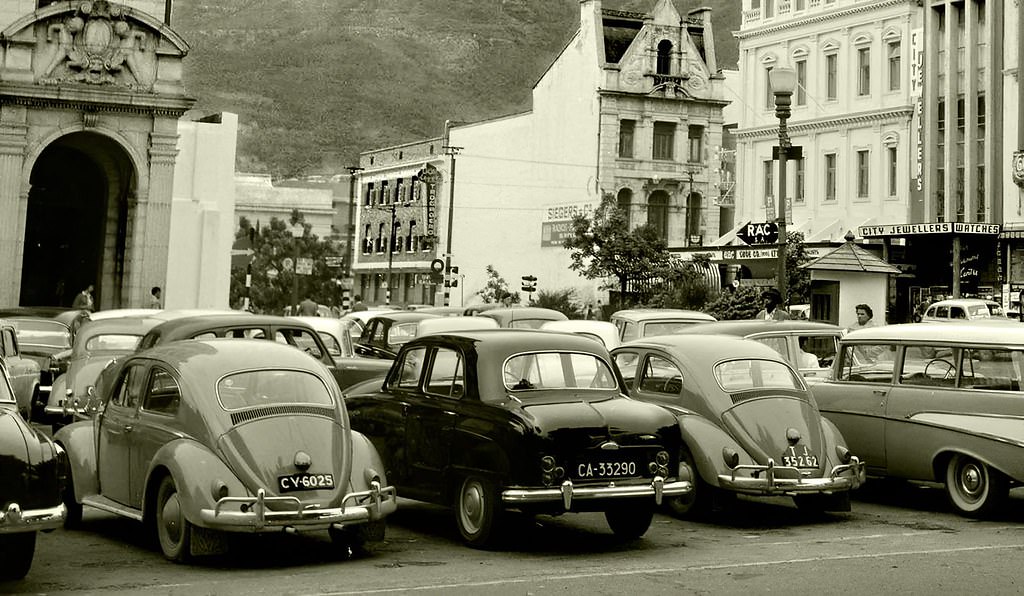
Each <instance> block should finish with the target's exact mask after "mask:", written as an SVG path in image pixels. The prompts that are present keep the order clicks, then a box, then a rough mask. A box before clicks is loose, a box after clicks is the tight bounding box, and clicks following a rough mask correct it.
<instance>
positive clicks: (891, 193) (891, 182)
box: [885, 147, 899, 197]
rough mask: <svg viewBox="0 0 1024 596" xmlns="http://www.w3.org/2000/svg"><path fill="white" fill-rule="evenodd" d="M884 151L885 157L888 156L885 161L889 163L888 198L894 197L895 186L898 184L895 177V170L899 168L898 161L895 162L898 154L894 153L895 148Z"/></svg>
mask: <svg viewBox="0 0 1024 596" xmlns="http://www.w3.org/2000/svg"><path fill="white" fill-rule="evenodd" d="M885 151H886V155H888V158H887V161H888V162H889V167H888V170H889V196H890V197H895V196H896V185H897V184H898V182H897V178H896V175H897V168H898V167H899V161H897V159H898V158H899V153H898V152H897V151H896V147H888V148H886V150H885Z"/></svg>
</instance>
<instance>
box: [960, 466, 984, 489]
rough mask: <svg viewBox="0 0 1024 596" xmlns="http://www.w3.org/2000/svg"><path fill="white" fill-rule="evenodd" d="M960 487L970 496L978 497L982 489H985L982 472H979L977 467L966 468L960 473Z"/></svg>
mask: <svg viewBox="0 0 1024 596" xmlns="http://www.w3.org/2000/svg"><path fill="white" fill-rule="evenodd" d="M960 485H961V486H962V487H963V490H964V492H965V493H967V494H968V495H971V496H977V494H978V493H979V492H980V491H981V489H982V488H984V483H983V481H982V476H981V470H979V469H978V468H977V466H973V465H968V466H965V467H964V469H963V471H962V472H961V473H960Z"/></svg>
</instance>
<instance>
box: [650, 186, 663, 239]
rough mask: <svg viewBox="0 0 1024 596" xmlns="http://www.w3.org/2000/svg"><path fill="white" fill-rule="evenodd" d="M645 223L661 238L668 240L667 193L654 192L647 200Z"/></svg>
mask: <svg viewBox="0 0 1024 596" xmlns="http://www.w3.org/2000/svg"><path fill="white" fill-rule="evenodd" d="M647 223H648V224H650V225H651V226H652V227H653V228H654V231H655V232H657V233H658V235H659V236H660V237H662V238H665V239H667V238H668V193H666V192H665V191H663V190H656V191H654V192H653V193H651V197H650V198H649V199H647Z"/></svg>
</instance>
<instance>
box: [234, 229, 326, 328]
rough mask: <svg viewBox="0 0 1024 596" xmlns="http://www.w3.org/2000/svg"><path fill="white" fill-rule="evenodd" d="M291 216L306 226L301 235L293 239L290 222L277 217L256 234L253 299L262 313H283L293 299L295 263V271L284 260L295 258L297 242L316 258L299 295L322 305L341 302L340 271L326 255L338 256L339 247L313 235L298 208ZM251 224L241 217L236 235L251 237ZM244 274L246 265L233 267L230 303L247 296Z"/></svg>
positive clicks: (304, 252) (304, 254)
mask: <svg viewBox="0 0 1024 596" xmlns="http://www.w3.org/2000/svg"><path fill="white" fill-rule="evenodd" d="M289 219H290V221H293V222H295V223H298V224H300V225H302V226H303V235H302V236H301V237H300V238H292V235H291V232H290V231H289V226H288V223H287V222H285V221H283V220H280V219H277V218H276V217H275V218H272V219H271V220H270V225H267V226H261V227H260V228H258V229H257V233H256V234H255V235H254V242H253V247H252V248H253V251H254V254H253V260H252V287H251V293H250V299H251V302H252V306H253V308H255V309H257V310H259V311H261V312H276V313H280V312H283V311H284V307H285V306H286V305H287V304H288V303H289V302H290V301H291V293H292V283H293V280H294V277H293V276H294V275H295V273H294V263H293V265H292V271H286V270H285V268H284V259H285V258H290V259H294V256H295V244H294V243H296V242H297V243H298V248H299V250H298V253H299V256H301V257H304V258H310V259H313V273H312V275H300V276H299V292H300V294H301V295H300V296H299V298H300V299H301V298H303V297H305V296H309V297H310V298H312V299H313V300H315V301H316V302H318V303H321V304H329V303H336V302H338V301H339V300H338V299H337V298H338V296H339V295H340V290H339V287H338V285H337V283H336V281H335V277H336V276H337V275H339V274H340V270H338V269H334V268H328V267H327V266H326V264H325V258H324V257H327V256H338V251H337V249H336V247H335V246H334V245H333V243H331V242H329V241H327V240H321V239H319V238H318V237H317V236H315V235H313V234H311V233H310V228H311V227H312V226H310V225H309V224H306V223H304V220H303V218H302V215H301V214H300V213H298V211H297V210H296V211H293V213H292V217H291V218H289ZM251 227H252V224H251V223H250V222H249V221H248V220H247V219H245V218H242V219H241V220H240V222H239V229H238V231H237V232H236V236H235V237H236V238H241V237H245V236H248V234H249V228H251ZM245 275H246V268H245V267H239V268H234V269H232V270H231V304H241V302H242V298H243V297H244V296H245Z"/></svg>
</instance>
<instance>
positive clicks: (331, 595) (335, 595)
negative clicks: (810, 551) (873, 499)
mask: <svg viewBox="0 0 1024 596" xmlns="http://www.w3.org/2000/svg"><path fill="white" fill-rule="evenodd" d="M1009 549H1021V550H1024V544H1007V545H1002V546H967V547H960V548H942V549H934V550H907V551H891V552H885V553H867V554H859V555H834V556H826V557H807V558H801V559H778V560H774V561H751V562H749V563H727V564H720V565H692V566H684V567H660V568H658V567H656V568H649V567H648V568H644V569H628V570H622V571H605V572H593V573H569V574H564V575H538V576H534V577H529V578H509V579H497V580H489V581H478V582H464V583H452V584H435V585H432V586H403V587H400V588H378V589H376V590H366V589H363V590H354V591H346V592H310V594H314V593H315V594H318V595H320V596H350V595H354V594H390V593H396V592H424V591H427V590H453V589H460V588H479V587H486V586H501V585H511V584H525V583H528V582H537V581H542V582H543V581H565V580H573V579H588V578H598V577H627V576H630V575H641V574H648V575H649V574H656V573H678V572H680V571H719V570H723V569H742V568H748V567H763V566H775V565H793V564H797V563H817V562H821V561H848V560H850V559H878V558H882V557H893V556H896V557H899V556H914V555H939V554H951V553H963V552H972V551H986V550H1009Z"/></svg>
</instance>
